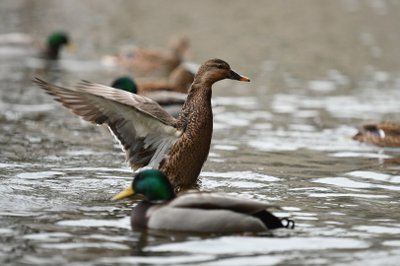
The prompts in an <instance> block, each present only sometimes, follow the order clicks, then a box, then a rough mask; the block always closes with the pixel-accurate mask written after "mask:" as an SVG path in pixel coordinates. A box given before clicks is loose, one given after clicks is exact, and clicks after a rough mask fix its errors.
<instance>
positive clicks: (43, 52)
mask: <svg viewBox="0 0 400 266" xmlns="http://www.w3.org/2000/svg"><path fill="white" fill-rule="evenodd" d="M0 45H1V46H3V47H4V46H5V47H11V48H16V49H18V48H20V49H23V50H25V52H28V51H30V50H31V49H32V48H33V49H34V48H36V50H37V51H36V56H38V57H40V58H42V59H46V60H57V59H59V58H60V53H61V50H62V48H63V47H64V46H71V45H72V42H71V40H70V37H69V36H68V34H67V33H66V32H63V31H56V32H53V33H51V34H50V35H49V36H48V37H47V40H46V41H44V42H40V41H38V40H37V39H35V38H33V37H32V36H30V35H28V34H24V33H8V34H1V35H0Z"/></svg>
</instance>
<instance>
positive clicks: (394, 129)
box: [353, 122, 400, 147]
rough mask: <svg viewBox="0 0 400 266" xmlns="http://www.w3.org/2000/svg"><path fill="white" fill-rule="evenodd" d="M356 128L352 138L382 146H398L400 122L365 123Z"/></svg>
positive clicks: (399, 143) (399, 142)
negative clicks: (356, 130)
mask: <svg viewBox="0 0 400 266" xmlns="http://www.w3.org/2000/svg"><path fill="white" fill-rule="evenodd" d="M358 130H359V132H358V133H357V134H356V135H354V136H353V139H354V140H357V141H360V142H366V143H371V144H374V145H377V146H382V147H400V123H392V122H382V123H377V124H365V125H362V126H361V127H360V128H359V129H358Z"/></svg>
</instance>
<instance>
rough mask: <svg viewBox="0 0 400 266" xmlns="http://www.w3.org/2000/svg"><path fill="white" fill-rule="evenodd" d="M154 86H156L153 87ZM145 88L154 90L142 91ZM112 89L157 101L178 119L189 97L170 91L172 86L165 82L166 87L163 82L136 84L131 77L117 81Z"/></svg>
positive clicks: (112, 85)
mask: <svg viewBox="0 0 400 266" xmlns="http://www.w3.org/2000/svg"><path fill="white" fill-rule="evenodd" d="M152 85H154V86H153V87H152ZM138 86H140V87H138ZM143 86H146V88H152V89H149V90H147V91H143V90H142V88H143ZM111 87H113V88H117V89H122V90H125V91H129V92H131V93H135V94H139V95H142V96H146V97H148V98H150V99H152V100H154V101H156V102H157V103H158V104H159V105H161V106H162V107H163V108H164V109H165V110H166V111H167V112H168V113H169V114H171V115H172V116H173V117H178V115H179V113H180V111H181V109H182V106H183V104H184V103H185V100H186V96H187V94H184V93H180V92H175V91H172V90H168V88H170V85H169V84H165V82H164V86H163V84H162V82H159V83H154V82H147V83H140V84H136V82H135V81H134V80H133V79H132V78H131V77H128V76H123V77H119V78H117V79H115V80H114V81H113V83H112V84H111ZM163 88H164V89H163Z"/></svg>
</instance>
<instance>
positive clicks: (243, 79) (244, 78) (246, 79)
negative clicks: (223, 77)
mask: <svg viewBox="0 0 400 266" xmlns="http://www.w3.org/2000/svg"><path fill="white" fill-rule="evenodd" d="M239 81H247V82H250V79H249V78H248V77H245V76H242V77H241V78H240V79H239Z"/></svg>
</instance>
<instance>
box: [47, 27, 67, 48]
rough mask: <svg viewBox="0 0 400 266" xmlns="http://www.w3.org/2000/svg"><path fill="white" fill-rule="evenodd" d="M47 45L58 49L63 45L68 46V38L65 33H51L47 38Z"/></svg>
mask: <svg viewBox="0 0 400 266" xmlns="http://www.w3.org/2000/svg"><path fill="white" fill-rule="evenodd" d="M47 44H48V46H49V47H51V48H60V47H61V46H63V45H67V44H69V37H68V35H67V34H66V33H65V32H62V31H58V32H53V33H52V34H50V35H49V37H47Z"/></svg>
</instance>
